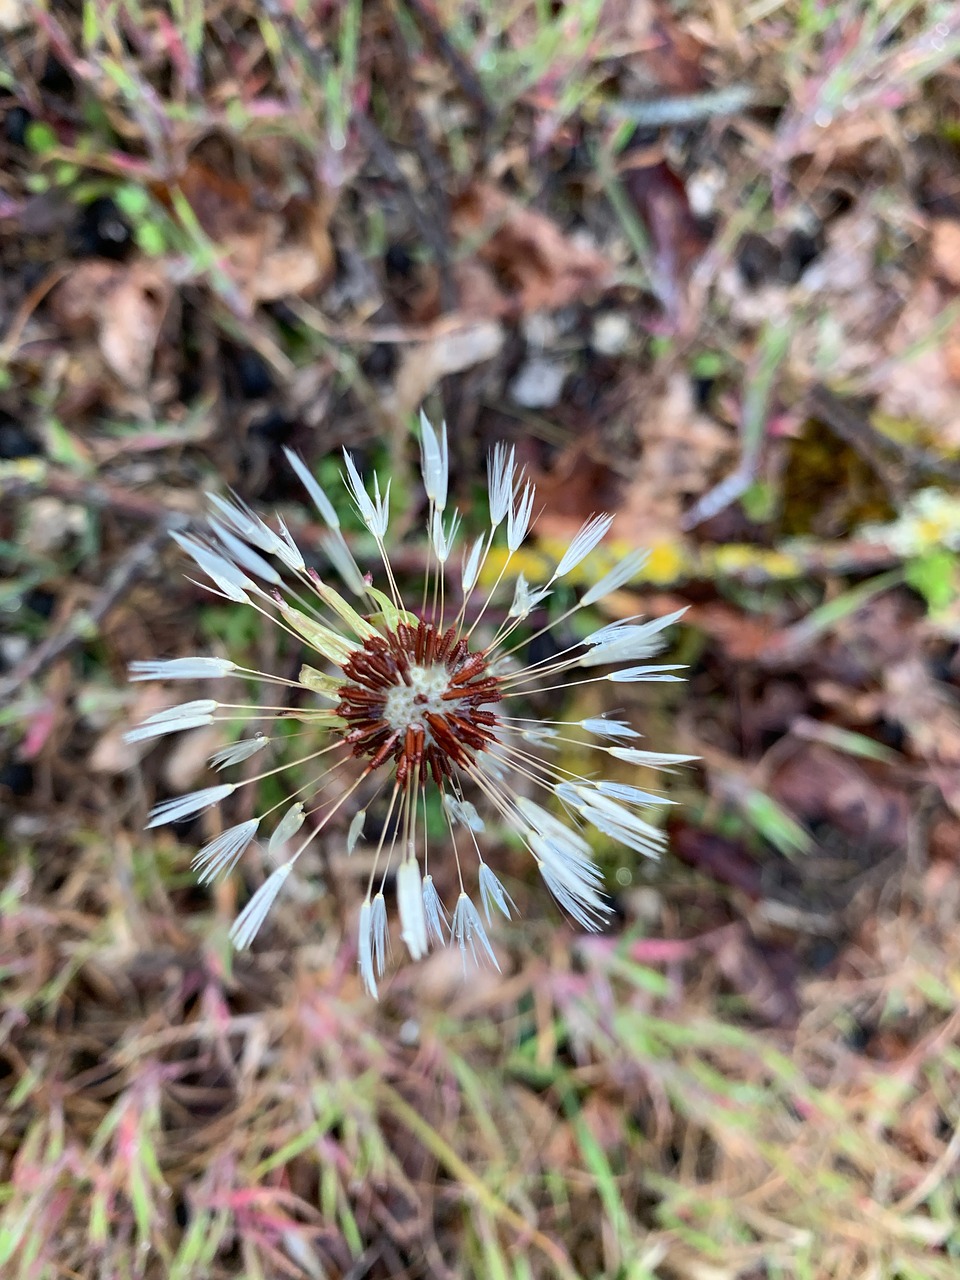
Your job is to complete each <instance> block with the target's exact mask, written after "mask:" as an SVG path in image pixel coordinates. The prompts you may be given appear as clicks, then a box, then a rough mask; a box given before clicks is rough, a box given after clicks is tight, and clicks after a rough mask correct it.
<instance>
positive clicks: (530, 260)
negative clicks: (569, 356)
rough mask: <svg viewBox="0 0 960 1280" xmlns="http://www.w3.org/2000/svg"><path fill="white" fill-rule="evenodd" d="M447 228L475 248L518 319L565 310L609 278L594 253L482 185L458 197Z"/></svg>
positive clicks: (600, 258)
mask: <svg viewBox="0 0 960 1280" xmlns="http://www.w3.org/2000/svg"><path fill="white" fill-rule="evenodd" d="M451 225H452V227H453V229H454V231H455V233H456V234H457V236H459V237H460V238H461V239H463V240H466V241H468V242H471V243H475V244H476V245H477V248H476V256H477V258H478V259H479V260H480V261H481V262H483V263H484V264H485V265H486V266H487V267H488V268H489V269H490V270H491V271H493V273H494V275H495V277H496V280H497V283H498V285H499V287H500V291H501V293H503V294H504V295H506V296H507V298H509V299H510V300H511V302H512V303H513V308H514V310H515V311H517V312H519V313H520V314H522V315H526V314H529V313H530V312H531V311H541V310H555V309H557V308H559V307H565V306H568V305H569V304H570V303H571V302H574V301H575V300H577V299H579V298H582V297H585V296H590V295H593V294H596V293H597V292H599V291H600V290H601V289H603V288H605V287H606V286H607V285H609V283H610V282H611V280H612V278H613V268H612V264H611V263H610V262H608V260H607V259H606V258H605V257H604V256H603V255H602V254H601V253H599V252H598V251H597V250H596V249H591V248H588V247H587V246H584V245H580V244H577V243H576V241H574V240H572V239H571V238H570V237H569V236H568V235H566V234H565V233H564V232H563V231H562V230H561V229H560V228H559V227H558V226H557V224H556V223H555V222H553V221H552V220H551V219H550V218H548V217H547V216H546V215H545V214H542V213H538V212H537V211H536V210H535V209H529V208H527V207H526V206H524V205H522V204H521V203H520V202H519V201H518V200H514V199H512V198H511V197H509V196H507V195H504V193H503V192H501V191H499V190H498V189H497V188H496V187H494V186H491V185H490V184H487V183H475V184H474V185H473V186H471V187H469V188H468V189H467V190H466V191H465V192H464V193H463V194H462V195H461V196H460V197H459V199H458V200H457V201H456V203H455V205H454V208H453V212H452V218H451Z"/></svg>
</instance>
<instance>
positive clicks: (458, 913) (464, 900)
mask: <svg viewBox="0 0 960 1280" xmlns="http://www.w3.org/2000/svg"><path fill="white" fill-rule="evenodd" d="M450 928H451V935H452V937H453V941H454V942H455V943H456V944H457V946H458V947H459V948H460V954H461V955H462V956H463V964H464V968H466V963H467V952H468V951H469V952H470V958H471V959H472V961H473V963H474V964H475V965H479V964H480V963H481V961H483V960H486V961H489V963H490V964H492V965H493V967H494V968H495V969H499V968H500V964H499V962H498V960H497V957H496V954H495V952H494V950H493V947H491V945H490V939H489V938H488V937H487V931H486V929H485V928H484V927H483V921H482V920H481V919H480V913H479V911H477V908H476V907H475V906H474V905H473V903H472V902H471V901H470V899H469V898H468V897H467V895H466V894H465V893H462V892H461V894H460V897H459V898H458V899H457V905H456V906H455V907H454V909H453V923H452V925H451V927H450Z"/></svg>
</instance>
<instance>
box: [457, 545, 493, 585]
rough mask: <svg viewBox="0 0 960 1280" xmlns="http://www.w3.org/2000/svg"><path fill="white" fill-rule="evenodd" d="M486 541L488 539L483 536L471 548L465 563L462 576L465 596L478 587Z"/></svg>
mask: <svg viewBox="0 0 960 1280" xmlns="http://www.w3.org/2000/svg"><path fill="white" fill-rule="evenodd" d="M486 541H487V540H486V538H485V537H484V536H483V534H481V535H480V537H479V538H477V540H476V541H475V542H474V544H473V546H472V547H471V548H470V551H469V554H468V555H467V557H466V559H465V560H464V562H463V573H462V574H461V576H460V581H461V584H462V586H463V594H464V595H465V596H468V595H469V594H470V592H471V591H472V590H473V588H474V587H475V586H476V585H477V578H479V576H480V565H481V563H482V556H483V548H484V546H485V545H486Z"/></svg>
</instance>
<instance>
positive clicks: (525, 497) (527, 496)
mask: <svg viewBox="0 0 960 1280" xmlns="http://www.w3.org/2000/svg"><path fill="white" fill-rule="evenodd" d="M535 497H536V489H534V487H533V485H532V484H531V483H530V481H529V480H528V481H527V482H526V484H525V485H524V486H523V492H522V493H521V494H520V495H519V496H518V498H517V500H516V502H515V503H514V504H513V506H511V508H510V510H509V511H508V512H507V546H508V547H509V549H510V550H511V551H516V550H517V549H518V548H519V546H520V544H521V542H523V540H524V538H525V537H526V536H527V530H528V529H529V528H530V517H531V516H532V515H533V500H534V498H535Z"/></svg>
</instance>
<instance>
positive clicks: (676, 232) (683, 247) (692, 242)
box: [623, 146, 707, 328]
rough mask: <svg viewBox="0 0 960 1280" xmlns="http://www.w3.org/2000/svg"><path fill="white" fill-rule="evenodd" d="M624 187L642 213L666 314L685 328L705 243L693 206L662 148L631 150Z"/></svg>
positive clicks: (656, 285)
mask: <svg viewBox="0 0 960 1280" xmlns="http://www.w3.org/2000/svg"><path fill="white" fill-rule="evenodd" d="M623 168H624V174H623V187H624V190H625V191H626V193H627V195H628V196H629V197H630V199H631V200H632V202H633V204H634V206H635V207H636V210H637V212H638V213H639V215H640V217H641V219H642V221H643V224H644V226H645V227H646V229H647V234H648V235H649V238H650V244H651V246H652V248H653V260H652V263H651V273H652V283H653V286H654V290H655V292H656V294H657V297H658V298H659V300H660V302H661V304H662V306H663V309H664V311H665V313H666V315H667V316H668V317H669V318H670V320H672V321H673V323H674V324H675V325H677V326H678V327H679V328H683V327H684V322H685V320H686V319H687V317H686V316H685V311H686V310H687V309H686V308H685V307H684V302H685V299H686V285H687V281H688V279H689V276H690V270H691V268H692V266H693V264H694V263H695V262H696V261H697V260H698V259H699V258H700V257H702V255H703V252H704V249H705V248H706V245H707V241H706V238H705V236H704V235H703V232H702V230H701V228H700V226H699V225H698V223H697V220H696V219H695V218H694V216H693V213H692V211H691V209H690V202H689V200H688V199H687V190H686V187H685V186H684V184H683V182H682V181H681V179H680V178H679V177H678V176H677V175H676V173H674V171H673V170H672V169H671V168H670V166H669V165H668V164H667V163H666V161H665V160H664V158H663V153H662V150H661V148H660V147H659V146H657V147H653V148H650V149H649V150H647V151H645V152H644V151H640V152H637V151H635V152H633V153H631V154H628V155H627V156H626V157H625V159H624V162H623Z"/></svg>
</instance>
